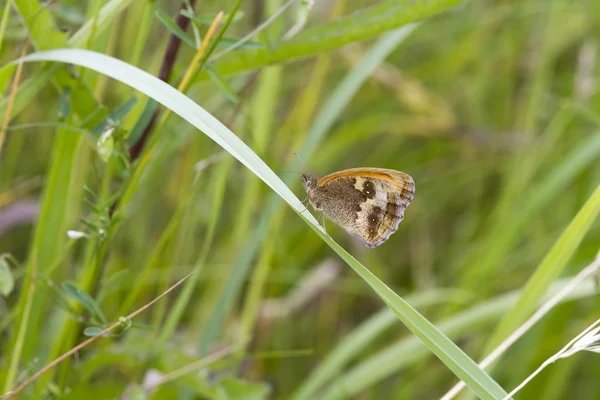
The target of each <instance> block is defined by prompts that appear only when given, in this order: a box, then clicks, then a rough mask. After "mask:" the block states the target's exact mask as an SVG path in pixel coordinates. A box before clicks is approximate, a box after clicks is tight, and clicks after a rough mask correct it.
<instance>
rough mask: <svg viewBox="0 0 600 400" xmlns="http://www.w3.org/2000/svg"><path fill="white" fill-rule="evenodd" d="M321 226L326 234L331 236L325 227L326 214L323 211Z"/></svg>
mask: <svg viewBox="0 0 600 400" xmlns="http://www.w3.org/2000/svg"><path fill="white" fill-rule="evenodd" d="M321 226H322V227H323V230H324V231H325V234H326V235H327V236H329V233H327V228H326V227H325V212H324V211H321Z"/></svg>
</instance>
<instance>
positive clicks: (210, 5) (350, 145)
mask: <svg viewBox="0 0 600 400" xmlns="http://www.w3.org/2000/svg"><path fill="white" fill-rule="evenodd" d="M307 4H310V2H306V1H303V0H300V1H298V2H293V1H287V2H286V1H283V0H252V1H245V2H242V1H233V0H227V1H220V2H217V1H197V2H196V1H192V0H187V1H183V2H171V1H150V0H138V1H135V0H104V1H101V0H92V1H89V2H85V1H80V0H69V1H60V2H46V3H41V2H38V1H36V0H8V1H6V0H5V1H2V2H0V6H1V10H2V16H1V18H0V39H1V40H0V46H1V47H0V63H1V65H3V66H4V67H3V68H2V69H1V70H0V87H1V89H2V97H1V98H0V118H1V119H2V130H1V131H0V254H2V255H3V256H1V257H0V295H1V296H0V394H1V393H4V392H7V391H9V390H10V389H11V388H13V387H15V386H16V385H17V384H18V383H20V382H22V381H24V380H25V379H27V378H28V377H30V376H31V375H32V374H33V373H35V372H37V371H38V370H40V369H41V368H42V367H43V366H44V365H46V364H47V363H48V362H50V361H52V360H53V359H55V358H57V357H58V356H60V355H61V354H63V353H64V352H66V351H68V350H69V349H71V348H73V347H74V346H75V345H77V344H78V343H80V342H82V341H84V340H85V339H87V337H88V336H93V335H94V334H97V333H98V332H100V330H101V329H103V328H105V327H107V326H109V325H110V324H111V323H114V322H117V321H119V317H122V316H125V315H128V314H130V313H131V312H133V311H134V310H136V309H138V308H140V307H142V306H143V305H145V304H147V303H148V302H150V301H151V300H152V299H154V298H156V297H157V296H158V295H160V294H161V293H162V292H164V291H165V290H166V289H167V288H169V287H170V286H171V285H172V284H173V283H174V282H176V281H177V280H179V279H181V278H182V277H183V276H185V275H187V274H188V273H189V272H190V271H192V270H195V271H196V272H195V274H194V275H192V276H191V278H189V279H188V280H187V281H186V283H185V284H184V286H182V287H181V288H177V289H175V290H174V291H173V292H171V293H169V294H168V296H167V297H165V298H163V299H161V300H159V301H157V302H156V303H155V304H153V305H152V306H151V307H149V308H148V309H147V310H145V311H144V312H143V313H141V314H140V315H139V316H136V317H135V318H134V319H133V320H131V321H127V322H124V323H123V326H122V327H121V328H119V329H117V331H112V332H111V333H110V334H109V335H107V337H102V338H99V339H98V340H96V341H95V342H94V343H93V344H91V345H89V346H87V347H85V348H84V349H82V350H81V351H79V352H77V353H76V354H75V356H73V357H70V358H68V359H67V360H66V361H64V362H62V363H61V364H59V365H58V366H56V367H55V368H52V369H51V370H50V371H49V372H47V373H46V374H44V375H42V376H41V377H40V378H39V379H38V380H36V381H35V383H34V384H32V385H30V386H28V387H27V388H26V389H25V391H24V392H22V397H23V398H61V399H78V398H83V397H84V396H85V397H86V398H97V399H108V398H129V399H134V398H135V399H138V398H140V399H141V398H149V399H165V398H166V399H171V398H181V399H184V398H185V399H187V398H208V399H265V398H272V399H288V398H294V399H344V398H358V399H384V398H385V399H388V398H393V399H433V398H439V397H440V396H442V395H443V394H444V393H446V392H447V391H448V390H449V389H450V388H451V387H452V386H453V385H454V384H455V383H456V382H457V378H456V376H455V375H454V374H453V373H452V371H451V370H449V369H448V368H447V367H446V366H445V365H444V364H443V363H442V362H440V360H439V359H438V358H436V357H435V356H433V355H432V353H431V352H430V351H428V349H427V348H426V347H425V346H423V344H422V343H421V342H420V341H419V340H418V339H417V338H416V337H415V336H413V335H412V333H411V332H410V331H409V330H408V329H407V328H406V327H405V326H404V325H403V324H401V323H400V322H399V321H398V319H397V318H396V316H395V315H394V314H393V313H392V312H390V311H389V310H388V309H387V308H386V307H385V306H384V304H383V303H382V301H381V299H380V298H379V297H378V295H379V296H381V294H380V293H379V292H377V293H378V295H375V294H374V293H373V291H372V290H371V289H370V288H369V286H368V285H366V284H365V281H366V279H365V280H363V279H362V278H361V277H359V276H357V275H356V274H355V273H354V272H353V271H352V270H351V269H350V268H348V267H347V265H346V264H344V263H343V262H342V261H341V260H340V259H339V258H338V257H337V256H336V255H335V253H334V252H332V251H331V249H332V247H330V245H329V246H328V244H327V243H326V242H324V241H323V240H321V238H319V236H317V235H315V233H314V232H313V230H311V229H308V227H309V226H308V225H307V224H306V223H304V221H303V220H302V219H301V218H298V217H297V216H296V215H295V214H294V213H293V212H291V210H290V208H289V207H287V206H285V205H284V204H285V203H284V201H282V200H281V198H280V197H279V196H277V195H275V194H274V193H272V192H271V190H270V189H269V188H268V187H267V186H266V185H264V184H263V183H262V182H261V181H260V179H258V178H257V177H256V176H255V174H254V173H252V172H251V171H250V170H248V169H246V168H245V167H244V166H243V165H241V164H240V163H237V162H236V161H235V160H234V159H233V158H232V157H231V156H230V155H229V154H227V152H225V151H224V150H223V149H221V148H220V147H219V146H218V145H217V144H215V143H214V142H213V141H212V140H210V139H209V138H208V137H206V136H204V135H202V134H199V132H198V130H197V129H196V128H195V127H194V126H192V125H190V124H189V123H187V122H186V121H184V120H183V119H181V118H180V117H179V116H177V115H173V114H172V113H171V112H170V111H169V110H168V109H165V108H164V107H162V106H159V105H157V102H156V101H154V100H151V99H149V98H148V97H146V96H145V95H142V94H140V93H139V92H137V91H135V90H133V89H132V88H131V87H129V86H127V85H124V84H122V83H120V82H117V81H115V80H112V79H110V78H109V77H107V76H106V75H103V74H99V73H97V72H94V71H92V70H89V69H85V68H82V67H79V66H77V65H72V64H63V63H26V64H22V66H18V63H13V64H10V62H12V61H14V60H16V59H18V58H19V57H20V55H21V54H24V52H27V53H33V52H36V51H43V50H50V49H58V48H65V47H69V48H80V49H89V50H93V51H96V52H99V53H102V54H106V55H110V56H112V57H115V58H118V59H120V60H123V61H125V62H126V63H128V64H131V65H133V66H137V67H139V68H140V69H142V70H144V71H147V72H148V73H150V74H152V75H154V76H158V77H159V78H161V79H162V80H165V81H167V82H168V83H169V84H171V85H172V86H174V87H177V88H178V89H180V90H181V91H182V92H184V93H185V94H186V95H187V96H188V97H189V98H191V99H192V100H194V102H196V103H197V104H199V105H201V106H202V107H203V108H204V109H206V110H207V111H208V112H209V113H211V114H212V115H214V116H215V117H216V118H218V119H219V120H220V121H222V122H223V124H225V125H226V126H227V127H228V128H229V129H231V130H232V131H233V132H235V134H236V135H237V136H238V137H239V138H240V139H242V140H243V141H244V142H245V143H247V144H248V146H249V147H250V148H251V149H252V150H253V151H254V152H255V153H256V154H257V155H258V156H259V157H260V158H261V159H262V160H264V161H265V163H266V164H267V165H269V166H270V167H271V168H272V169H273V170H279V169H284V168H290V166H291V168H294V169H296V170H302V168H304V167H303V166H302V165H301V164H300V163H299V161H298V160H297V159H296V157H295V156H294V155H293V152H296V151H297V152H299V153H300V154H301V156H302V158H303V161H304V162H305V163H306V168H307V169H308V170H309V171H310V172H311V173H314V174H317V175H325V174H328V173H330V172H333V171H337V170H340V169H344V168H352V167H359V166H370V167H383V168H393V169H398V170H401V171H404V172H406V173H408V174H410V175H411V176H413V178H414V180H415V182H416V196H415V199H414V201H413V203H412V204H411V205H410V207H409V208H408V209H407V211H406V218H405V220H404V222H403V223H402V224H401V225H400V228H399V230H398V232H397V233H395V234H394V235H393V236H392V237H391V238H390V239H389V241H388V242H386V243H385V244H383V245H382V246H380V247H378V248H376V249H374V250H369V249H367V248H366V247H364V246H363V245H362V244H361V243H359V242H358V241H355V240H354V239H353V238H351V237H349V236H347V235H346V234H345V233H344V232H343V231H342V230H341V229H339V228H338V227H335V226H334V225H333V224H332V223H328V224H327V230H328V232H329V233H330V234H331V236H332V237H333V238H334V239H335V240H337V241H338V242H339V243H341V244H342V245H343V246H344V247H345V248H346V249H348V251H349V252H350V253H351V254H353V255H354V256H355V257H356V258H357V259H358V260H360V261H361V262H362V263H363V264H364V265H365V266H367V267H368V268H369V269H370V270H371V271H372V272H373V273H374V274H375V275H376V276H377V277H379V278H380V279H381V280H382V281H383V282H385V283H386V284H387V285H388V286H390V287H391V288H392V289H393V290H394V291H395V292H396V293H398V294H399V295H401V296H402V297H403V298H405V299H406V300H407V301H408V302H409V303H410V304H411V305H412V306H413V307H415V308H416V309H418V310H419V312H421V313H422V314H423V315H424V316H425V317H426V318H427V319H428V320H430V321H432V322H433V323H434V324H435V325H436V326H437V327H438V328H439V329H440V330H442V331H443V332H444V333H445V334H446V335H447V336H448V337H449V338H450V339H452V340H453V341H454V342H455V343H457V344H458V345H459V346H460V347H461V348H462V349H463V350H464V351H465V352H466V353H467V354H468V355H469V356H470V357H471V358H473V359H474V360H475V361H479V360H480V359H482V358H483V357H484V356H485V355H487V354H488V353H489V352H490V351H491V350H492V349H493V348H494V347H495V346H496V345H497V344H498V343H500V342H501V341H502V340H503V339H504V338H505V337H506V336H507V335H508V334H510V333H511V332H513V331H514V330H515V329H516V328H518V327H519V326H520V325H521V324H522V323H523V322H524V321H525V319H526V318H527V317H528V316H529V315H530V314H531V313H532V312H533V311H534V310H535V309H536V307H537V305H538V304H539V303H540V301H541V299H542V298H543V297H544V295H545V294H546V292H547V291H548V290H549V288H550V287H551V285H552V284H553V283H554V284H558V285H560V284H562V285H564V284H565V283H566V282H568V280H569V277H572V276H574V275H576V274H577V273H578V272H579V271H580V270H581V269H582V268H584V267H585V266H586V265H588V264H590V263H591V262H592V260H593V259H594V257H595V256H596V253H597V252H598V249H599V248H600V224H598V222H597V221H596V216H597V215H598V211H599V210H600V189H599V184H600V114H599V113H598V110H599V109H600V92H599V90H598V89H599V87H600V86H599V83H598V74H599V72H600V67H599V60H600V56H599V55H598V51H599V46H600V42H599V40H598V38H599V37H600V35H599V34H600V5H599V4H598V3H597V2H596V1H594V0H578V1H568V0H550V1H535V0H524V1H519V2H513V1H500V0H497V1H472V2H463V1H459V0H438V1H419V0H416V1H400V0H378V1H364V0H353V1H349V0H329V1H316V2H315V4H314V5H313V6H312V7H311V6H309V5H307ZM235 10H237V12H235ZM220 11H223V13H224V14H222V15H218V13H219V12H220ZM276 14H280V15H278V16H276V17H273V18H272V19H270V17H272V16H274V15H276ZM215 18H220V24H219V27H218V28H217V29H216V31H215V32H211V33H209V30H210V28H209V27H210V25H211V23H213V21H214V20H215ZM265 21H267V22H268V23H266V24H265V26H264V29H261V30H260V31H259V32H257V33H256V34H254V35H253V36H252V37H249V38H248V40H245V41H244V42H243V43H239V45H236V46H238V47H236V48H235V49H227V48H228V47H229V46H231V45H232V44H234V43H237V42H238V41H239V40H240V39H241V38H242V37H244V36H245V35H247V34H248V33H250V32H252V31H253V30H255V29H256V28H257V27H259V26H261V25H262V24H263V23H265ZM416 22H418V24H412V23H416ZM407 24H411V25H407ZM182 27H183V29H182ZM398 28H400V29H398ZM290 29H292V31H290ZM295 31H298V33H297V34H296V35H293V34H294V33H295ZM175 38H178V40H175ZM206 38H208V39H210V40H209V41H206V42H205V44H207V46H206V47H201V46H200V43H201V42H202V41H203V40H204V39H206ZM178 42H179V43H178ZM198 49H201V51H198ZM226 49H227V50H226ZM132 80H134V78H133V77H132ZM282 177H283V175H282ZM285 181H286V182H287V183H288V184H289V185H290V187H291V188H292V189H293V190H294V192H295V193H297V195H298V197H299V198H300V199H303V198H304V194H303V193H302V188H301V185H300V184H299V179H298V176H296V175H294V174H289V175H286V176H285ZM67 231H71V232H70V234H69V235H68V234H67ZM346 261H347V260H346ZM353 268H354V267H353ZM369 284H370V283H369ZM553 287H556V286H553ZM595 294H596V291H595V287H594V286H593V284H592V282H586V285H583V286H579V287H577V288H576V289H575V290H574V292H573V293H572V295H571V296H570V297H569V299H568V300H569V301H565V302H564V303H561V304H560V305H559V306H557V307H556V308H555V309H554V310H552V312H551V313H550V315H549V316H547V317H545V318H544V319H542V320H541V321H540V323H538V324H537V325H536V326H535V327H534V328H533V329H532V330H531V331H530V332H528V333H527V334H526V335H525V336H524V337H523V338H522V339H521V340H519V341H518V342H517V343H516V345H515V346H513V347H512V348H511V349H510V350H509V351H508V352H507V353H506V354H505V355H504V356H503V357H502V358H501V360H500V361H499V362H498V363H496V365H495V366H494V368H493V369H491V370H490V371H491V372H490V374H491V376H492V377H493V378H494V380H496V381H497V382H498V383H499V384H500V385H501V386H502V387H504V388H505V389H507V390H508V391H509V390H510V389H512V388H513V387H515V386H516V385H518V384H519V383H520V382H521V381H523V380H524V379H525V378H526V377H527V376H528V375H529V373H531V372H532V371H533V370H535V369H536V368H537V367H538V366H539V365H540V364H541V363H542V362H543V361H544V360H546V359H547V358H548V357H550V356H551V355H552V354H554V353H555V352H556V351H558V350H559V349H560V348H562V347H563V346H564V344H566V343H567V342H568V341H569V340H570V339H571V338H573V337H575V336H576V335H577V334H578V333H579V332H580V331H582V330H583V329H584V328H585V327H586V326H588V325H590V324H591V323H592V322H593V321H594V320H596V319H598V318H600V313H598V311H597V310H598V306H599V305H600V302H599V301H598V299H597V298H596V296H595ZM388 305H389V304H388ZM411 329H412V328H411ZM599 374H600V363H599V360H598V357H597V355H595V354H590V353H587V354H577V355H575V356H573V357H571V358H569V359H566V360H560V361H558V362H557V363H556V364H553V365H551V366H550V367H549V368H548V369H547V370H546V371H545V372H543V373H542V374H540V375H539V376H538V377H536V378H535V379H534V380H533V381H532V382H531V383H529V384H528V385H527V386H526V387H525V389H524V390H523V391H522V392H520V393H519V395H517V398H543V399H562V398H571V399H596V398H600V381H599V380H598V379H597V377H598V376H599ZM467 397H468V394H463V398H467Z"/></svg>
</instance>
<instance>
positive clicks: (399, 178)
mask: <svg viewBox="0 0 600 400" xmlns="http://www.w3.org/2000/svg"><path fill="white" fill-rule="evenodd" d="M343 177H358V178H375V179H381V180H384V181H386V182H389V183H390V184H391V185H392V186H393V187H394V189H396V190H397V191H398V193H399V194H400V197H401V198H402V201H403V203H405V204H404V205H405V206H408V203H410V202H411V200H412V199H413V197H414V194H415V184H414V181H413V179H412V178H411V177H410V176H409V175H407V174H405V173H404V172H400V171H395V170H391V169H385V168H351V169H345V170H342V171H339V172H334V173H333V174H329V175H327V176H324V177H323V178H321V179H320V180H319V181H318V182H317V185H318V186H321V187H322V186H324V185H326V184H327V182H330V181H332V180H334V179H337V178H343Z"/></svg>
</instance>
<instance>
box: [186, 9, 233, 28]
mask: <svg viewBox="0 0 600 400" xmlns="http://www.w3.org/2000/svg"><path fill="white" fill-rule="evenodd" d="M181 15H183V16H184V17H187V18H189V19H190V20H192V21H194V22H197V23H198V24H200V25H211V24H212V22H213V21H214V20H215V18H216V17H217V14H203V15H194V14H193V13H191V12H190V11H188V10H181ZM243 16H244V12H243V11H238V12H236V13H235V15H234V16H233V19H232V20H231V21H232V22H236V21H239V20H240V19H242V17H243ZM227 18H229V14H223V17H222V18H221V19H222V20H223V21H225V20H227Z"/></svg>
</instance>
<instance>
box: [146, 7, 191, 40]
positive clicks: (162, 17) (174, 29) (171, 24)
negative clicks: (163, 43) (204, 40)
mask: <svg viewBox="0 0 600 400" xmlns="http://www.w3.org/2000/svg"><path fill="white" fill-rule="evenodd" d="M154 15H155V16H156V18H158V20H159V21H160V22H162V24H163V25H164V26H165V27H166V28H167V29H168V30H169V31H170V32H171V33H172V34H173V35H175V36H177V37H178V38H179V39H181V40H182V41H184V42H185V43H186V44H187V45H188V46H190V47H192V48H194V49H196V48H197V47H196V43H194V39H192V38H191V37H190V36H189V35H188V34H187V33H185V32H184V31H183V30H182V29H181V28H180V27H179V25H177V24H176V23H175V21H173V18H171V17H169V16H168V15H167V14H165V13H164V12H162V11H160V10H156V12H155V13H154Z"/></svg>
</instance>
